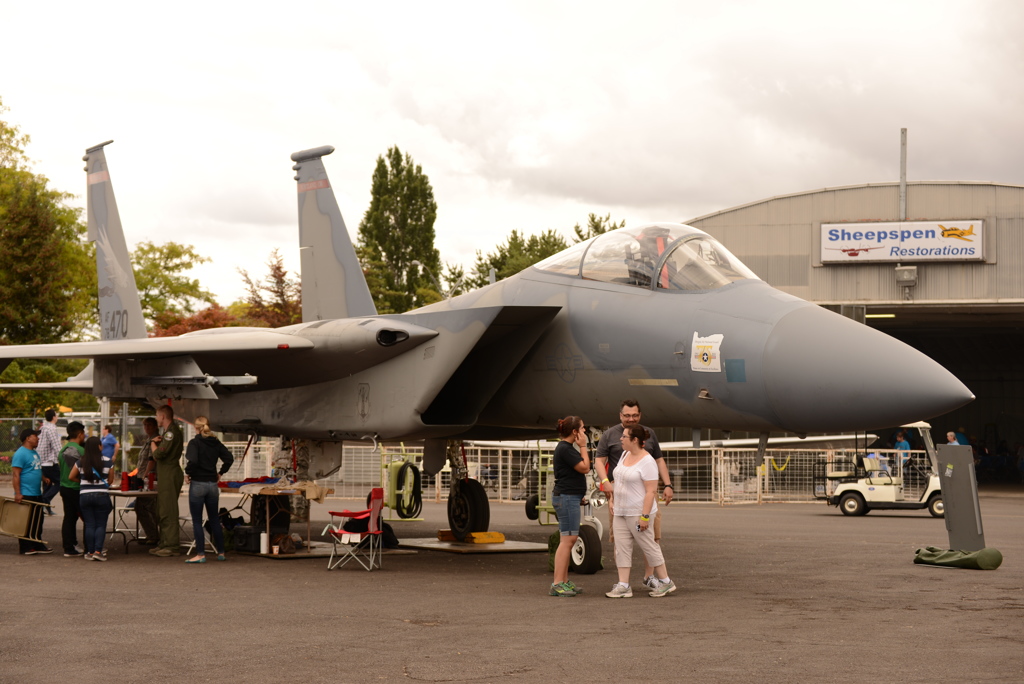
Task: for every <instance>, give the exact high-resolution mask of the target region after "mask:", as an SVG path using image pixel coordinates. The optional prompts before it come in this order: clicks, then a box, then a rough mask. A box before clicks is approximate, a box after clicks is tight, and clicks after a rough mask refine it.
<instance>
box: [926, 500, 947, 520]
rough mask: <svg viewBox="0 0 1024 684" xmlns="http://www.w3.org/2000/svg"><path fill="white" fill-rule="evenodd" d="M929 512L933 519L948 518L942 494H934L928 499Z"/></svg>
mask: <svg viewBox="0 0 1024 684" xmlns="http://www.w3.org/2000/svg"><path fill="white" fill-rule="evenodd" d="M928 512H929V513H931V514H932V517H933V518H945V517H946V505H945V504H944V503H942V495H941V494H932V496H931V498H930V499H928Z"/></svg>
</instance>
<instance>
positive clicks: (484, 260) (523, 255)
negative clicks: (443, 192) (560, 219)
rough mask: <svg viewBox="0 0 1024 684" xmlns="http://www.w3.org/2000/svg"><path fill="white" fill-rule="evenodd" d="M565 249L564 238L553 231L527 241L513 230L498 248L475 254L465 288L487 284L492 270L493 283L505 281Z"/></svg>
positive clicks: (527, 238) (529, 238) (526, 238)
mask: <svg viewBox="0 0 1024 684" xmlns="http://www.w3.org/2000/svg"><path fill="white" fill-rule="evenodd" d="M568 246H569V245H568V244H566V242H565V238H563V237H562V236H561V235H559V234H558V233H556V232H555V231H554V230H550V229H549V230H546V231H544V232H542V233H540V234H539V235H531V236H529V237H526V236H525V235H523V234H521V233H520V232H519V231H518V230H513V231H512V233H511V234H510V235H509V236H508V240H506V241H505V242H504V243H503V244H500V245H498V246H497V247H496V248H495V249H494V251H493V252H489V253H488V254H482V253H481V252H479V251H478V252H477V253H476V264H475V265H474V266H473V271H472V272H471V273H470V275H469V276H468V277H467V278H466V284H467V285H468V286H469V287H470V288H474V287H483V286H484V285H486V284H487V283H488V282H489V280H488V276H489V275H490V271H491V269H492V268H493V269H494V271H495V278H496V279H497V280H502V279H503V278H508V277H509V276H513V275H515V274H516V273H519V272H520V271H522V270H523V269H524V268H527V267H529V266H532V265H533V264H535V263H537V262H538V261H542V260H544V259H547V258H548V257H549V256H551V255H553V254H558V253H559V252H561V251H562V250H563V249H565V248H566V247H568Z"/></svg>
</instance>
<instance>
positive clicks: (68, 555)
mask: <svg viewBox="0 0 1024 684" xmlns="http://www.w3.org/2000/svg"><path fill="white" fill-rule="evenodd" d="M81 555H82V552H81V551H79V550H77V549H71V551H70V552H68V551H65V552H64V557H65V558H78V557H79V556H81Z"/></svg>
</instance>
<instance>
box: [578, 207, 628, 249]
mask: <svg viewBox="0 0 1024 684" xmlns="http://www.w3.org/2000/svg"><path fill="white" fill-rule="evenodd" d="M625 227H626V221H625V220H622V221H619V222H618V223H615V222H614V221H612V215H611V214H610V213H609V214H607V215H605V216H603V217H602V216H598V215H597V214H590V215H589V216H588V217H587V229H586V230H585V231H584V230H583V229H582V228H580V224H578V223H577V224H576V225H575V226H573V229H572V230H573V232H574V233H576V242H583V241H584V240H589V239H590V238H592V237H596V236H598V235H603V234H604V233H607V232H608V231H611V230H618V229H619V228H625Z"/></svg>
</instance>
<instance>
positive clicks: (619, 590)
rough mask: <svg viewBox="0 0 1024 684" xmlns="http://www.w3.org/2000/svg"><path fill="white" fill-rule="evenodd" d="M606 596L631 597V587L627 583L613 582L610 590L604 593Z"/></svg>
mask: <svg viewBox="0 0 1024 684" xmlns="http://www.w3.org/2000/svg"><path fill="white" fill-rule="evenodd" d="M605 596H607V597H608V598H632V596H633V589H632V587H630V586H629V585H628V584H621V583H619V582H616V583H615V586H614V587H612V590H611V591H609V592H607V593H606V594H605Z"/></svg>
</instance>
